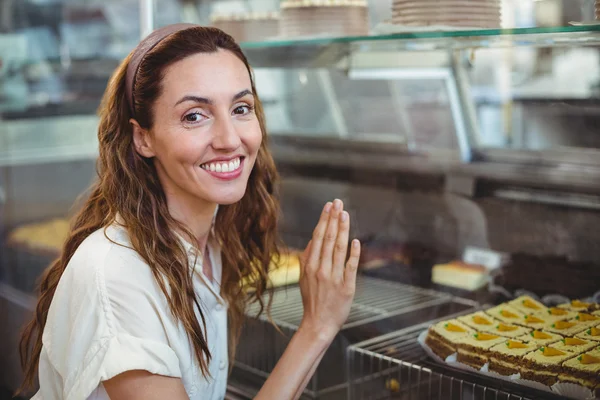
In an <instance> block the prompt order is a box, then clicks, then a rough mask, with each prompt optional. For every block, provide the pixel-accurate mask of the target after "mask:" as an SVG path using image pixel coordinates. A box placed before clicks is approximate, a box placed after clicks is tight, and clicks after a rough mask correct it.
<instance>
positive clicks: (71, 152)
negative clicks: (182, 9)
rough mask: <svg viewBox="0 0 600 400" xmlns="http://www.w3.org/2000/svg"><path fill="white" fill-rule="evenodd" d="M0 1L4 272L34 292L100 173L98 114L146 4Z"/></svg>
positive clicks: (0, 256)
mask: <svg viewBox="0 0 600 400" xmlns="http://www.w3.org/2000/svg"><path fill="white" fill-rule="evenodd" d="M0 5H1V6H2V9H1V14H0V24H1V30H0V31H1V32H3V33H1V34H0V271H1V272H0V276H2V280H3V281H5V282H7V283H9V284H10V285H11V286H14V287H16V288H17V289H20V290H23V291H32V290H33V288H34V284H35V281H36V279H37V278H38V277H39V275H40V274H41V272H42V270H43V269H44V268H45V267H46V266H48V265H49V263H50V262H51V261H52V260H53V259H54V258H55V257H56V256H57V255H58V253H59V251H60V248H61V246H62V241H63V240H64V237H65V235H66V226H67V225H66V220H67V218H68V216H69V214H70V213H71V212H72V207H73V204H74V202H75V200H76V198H77V197H78V196H79V195H80V194H81V193H82V192H83V191H84V190H85V189H86V188H87V187H88V186H89V185H90V183H91V181H92V179H93V178H94V176H95V158H96V156H97V148H98V143H97V138H96V135H97V126H98V119H97V117H96V111H97V108H98V106H99V104H100V99H101V96H102V94H103V92H104V89H105V87H106V84H107V82H108V79H109V77H110V75H111V74H112V73H113V71H114V69H115V68H116V66H117V65H118V63H119V62H120V60H121V59H122V58H123V57H125V56H126V55H127V53H128V52H129V51H130V50H131V49H132V48H133V47H134V46H135V45H136V44H137V42H138V40H139V21H138V20H139V11H138V8H139V2H138V1H137V0H125V1H123V0H119V1H116V0H115V1H67V0H64V1H9V2H4V3H2V4H0Z"/></svg>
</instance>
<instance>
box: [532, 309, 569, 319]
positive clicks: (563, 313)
mask: <svg viewBox="0 0 600 400" xmlns="http://www.w3.org/2000/svg"><path fill="white" fill-rule="evenodd" d="M536 314H537V313H536ZM540 314H542V315H544V319H545V320H546V321H548V322H556V321H566V320H568V319H573V318H576V317H577V312H576V311H573V310H567V309H565V308H560V307H550V308H548V309H546V310H544V311H542V312H541V313H540Z"/></svg>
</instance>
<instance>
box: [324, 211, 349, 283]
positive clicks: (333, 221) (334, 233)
mask: <svg viewBox="0 0 600 400" xmlns="http://www.w3.org/2000/svg"><path fill="white" fill-rule="evenodd" d="M343 208H344V203H342V201H341V200H340V199H335V200H334V201H333V209H332V211H331V213H330V215H329V223H328V224H327V230H326V231H325V239H324V240H323V246H322V248H321V264H320V267H319V270H320V273H321V274H323V276H328V277H329V276H331V269H332V264H333V248H334V247H335V241H336V239H337V237H338V225H339V221H340V215H341V213H342V210H343Z"/></svg>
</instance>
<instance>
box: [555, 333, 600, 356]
mask: <svg viewBox="0 0 600 400" xmlns="http://www.w3.org/2000/svg"><path fill="white" fill-rule="evenodd" d="M598 346H599V345H598V342H596V341H593V340H584V339H580V338H576V337H568V338H564V339H562V340H560V341H558V342H556V343H553V344H552V347H554V348H555V349H557V350H561V351H568V352H569V353H574V354H581V353H585V352H586V351H590V350H592V349H594V348H596V347H598Z"/></svg>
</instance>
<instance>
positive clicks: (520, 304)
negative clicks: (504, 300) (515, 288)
mask: <svg viewBox="0 0 600 400" xmlns="http://www.w3.org/2000/svg"><path fill="white" fill-rule="evenodd" d="M508 304H509V305H511V306H512V307H514V308H516V309H517V310H519V311H521V312H522V313H524V314H533V313H539V312H541V311H545V310H546V306H545V305H543V304H542V303H540V302H539V301H537V300H535V299H534V298H532V297H530V296H520V297H517V298H516V299H514V300H511V301H509V302H508Z"/></svg>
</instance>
